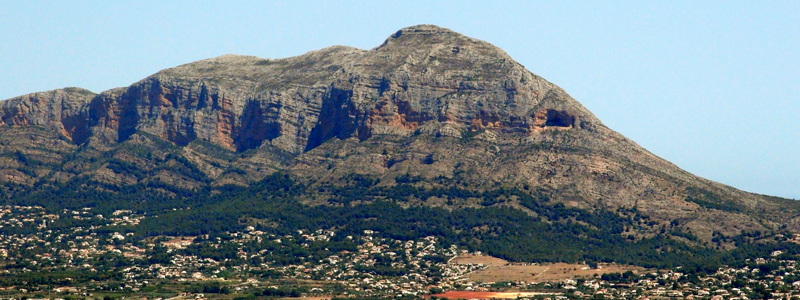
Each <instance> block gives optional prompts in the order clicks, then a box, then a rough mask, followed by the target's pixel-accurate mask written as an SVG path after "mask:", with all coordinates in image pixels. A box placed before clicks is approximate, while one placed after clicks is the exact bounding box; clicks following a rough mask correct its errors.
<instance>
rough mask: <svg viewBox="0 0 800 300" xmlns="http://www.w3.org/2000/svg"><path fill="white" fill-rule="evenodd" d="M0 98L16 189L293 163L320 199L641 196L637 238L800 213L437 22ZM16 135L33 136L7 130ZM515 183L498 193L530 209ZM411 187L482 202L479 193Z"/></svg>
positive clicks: (5, 169)
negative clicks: (354, 195) (100, 86)
mask: <svg viewBox="0 0 800 300" xmlns="http://www.w3.org/2000/svg"><path fill="white" fill-rule="evenodd" d="M0 109H1V110H0V113H2V115H0V120H2V123H1V124H0V132H2V136H3V137H4V138H3V140H2V141H0V153H2V154H3V159H2V161H0V182H5V183H13V184H15V185H19V186H13V187H10V186H6V187H5V193H6V195H8V197H12V198H13V197H14V195H17V194H15V193H19V192H18V191H17V192H15V190H19V189H22V190H24V191H30V190H34V191H35V190H37V189H41V188H42V187H49V186H58V185H59V184H61V183H64V182H70V181H74V180H78V179H81V178H89V179H91V180H92V182H100V183H103V184H110V185H112V186H113V185H123V186H124V185H134V184H145V185H147V184H155V183H158V184H159V185H166V186H170V187H175V188H177V189H188V190H198V189H202V188H203V187H206V186H210V187H222V186H225V185H242V186H250V185H252V184H254V183H255V182H257V181H258V180H260V179H261V178H265V177H267V176H269V175H270V174H273V173H275V172H285V173H288V174H291V175H292V176H294V177H296V178H297V179H298V181H299V182H302V183H303V184H304V185H306V186H307V187H308V188H309V192H308V193H307V195H305V196H303V197H300V198H299V199H300V201H303V202H304V203H309V204H314V205H319V204H326V205H327V204H331V203H335V200H336V199H337V197H339V196H337V195H335V194H334V193H333V192H331V191H332V190H335V187H336V186H346V185H348V184H352V179H353V178H354V177H353V176H354V175H358V176H366V177H364V178H376V179H379V183H376V184H375V185H374V186H375V187H376V188H382V187H386V188H388V187H392V186H402V185H404V184H409V185H412V186H415V187H417V188H424V189H429V188H451V187H459V188H465V189H468V190H475V191H489V190H493V189H498V188H515V189H520V190H525V191H529V192H526V193H530V194H532V193H534V191H537V190H538V191H541V192H543V193H547V196H548V197H549V198H551V199H552V200H553V201H555V202H557V203H561V204H563V205H566V206H568V207H576V208H580V209H587V210H596V211H617V212H619V211H621V210H627V209H636V210H637V211H638V213H640V214H643V215H647V216H649V217H651V218H653V220H655V221H653V222H655V224H653V225H647V226H642V227H641V228H630V229H629V230H630V233H629V234H630V235H631V236H635V238H642V237H647V236H654V235H657V234H659V232H664V231H665V229H664V228H670V230H673V229H675V230H685V231H687V232H689V233H691V234H692V235H694V236H697V237H698V238H699V240H700V241H702V242H705V243H710V242H711V241H712V240H713V239H714V237H716V236H718V235H719V234H720V233H721V234H724V235H726V236H734V235H738V234H742V233H743V232H747V231H756V230H766V231H772V230H779V229H781V227H783V228H785V229H788V230H793V231H797V229H798V228H800V225H798V218H797V217H796V211H797V208H796V205H794V204H793V203H791V202H789V201H785V200H775V199H772V198H770V197H765V196H760V195H756V194H751V193H747V192H743V191H739V190H736V189H734V188H732V187H729V186H726V185H722V184H719V183H716V182H713V181H709V180H707V179H703V178H699V177H697V176H694V175H692V174H690V173H689V172H686V171H685V170H682V169H680V168H679V167H677V166H675V165H674V164H672V163H670V162H668V161H666V160H663V159H661V158H660V157H658V156H656V155H654V154H652V153H650V152H649V151H647V150H646V149H644V148H642V147H640V146H639V145H638V144H636V143H635V142H633V141H631V140H629V139H627V138H625V137H624V136H622V135H621V134H619V133H617V132H615V131H613V130H611V129H609V128H608V127H606V126H605V125H604V124H603V123H602V122H601V121H600V120H599V119H597V117H596V116H594V114H592V113H591V112H590V111H589V110H588V109H586V108H585V107H583V105H581V104H580V103H579V102H578V101H576V100H574V99H572V97H570V96H569V95H568V94H567V93H566V91H564V90H563V89H561V88H559V87H558V86H556V85H555V84H552V83H550V82H548V81H546V80H545V79H543V78H541V77H539V76H537V75H535V74H533V73H532V72H530V71H528V70H526V69H525V68H524V67H523V66H522V65H521V64H519V63H517V62H516V61H514V60H513V59H511V57H509V56H508V55H507V54H506V53H505V52H504V51H502V49H499V48H497V47H495V46H493V45H492V44H490V43H488V42H484V41H480V40H476V39H473V38H469V37H466V36H463V35H461V34H459V33H456V32H453V31H451V30H449V29H444V28H440V27H436V26H433V25H418V26H412V27H408V28H404V29H401V30H399V31H397V32H396V33H394V34H392V35H391V36H390V37H389V38H387V39H386V40H385V41H384V42H383V43H382V44H381V45H380V46H378V47H376V48H373V49H371V50H361V49H357V48H352V47H347V46H333V47H328V48H324V49H320V50H316V51H311V52H309V53H306V54H303V55H299V56H295V57H290V58H283V59H263V58H258V57H255V56H241V55H223V56H220V57H216V58H210V59H205V60H200V61H197V62H192V63H188V64H184V65H180V66H176V67H173V68H169V69H165V70H162V71H159V72H157V73H155V74H153V75H151V76H148V77H146V78H144V79H142V80H140V81H138V82H136V83H134V84H132V85H131V86H129V87H124V88H116V89H111V90H107V91H103V92H101V93H99V94H94V93H91V92H89V91H86V90H82V89H77V88H67V89H59V90H52V91H47V92H39V93H33V94H28V95H24V96H20V97H15V98H12V99H9V100H5V101H3V102H0ZM50 129H54V130H50ZM20 136H28V137H32V139H33V140H34V141H35V142H31V143H28V144H26V142H25V141H20V140H18V139H12V138H11V137H20ZM164 142H167V143H166V144H165V143H164ZM358 178H361V177H358ZM159 189H162V190H164V189H165V188H164V187H159V188H154V189H153V190H159ZM172 193H173V194H176V195H177V193H176V192H172ZM369 197H372V198H375V197H376V196H369ZM369 197H367V198H365V199H363V200H364V201H370V199H372V198H369ZM512 198H513V197H511V198H509V199H508V201H505V202H503V203H500V204H498V205H508V206H510V207H515V208H518V209H521V210H526V208H525V206H524V205H522V204H521V202H519V199H517V198H513V199H512ZM376 199H377V198H376ZM411 202H412V204H409V205H423V206H441V207H446V208H449V209H459V208H465V207H473V208H480V207H482V206H483V205H482V204H480V203H481V202H480V201H478V200H476V198H475V197H466V198H456V200H453V199H447V201H445V200H444V199H442V197H437V196H432V197H430V198H429V199H415V200H414V201H411ZM491 205H495V204H491ZM690 242H691V241H690ZM698 243H700V242H698ZM722 246H723V247H726V245H722ZM730 246H731V245H729V244H728V245H727V247H730Z"/></svg>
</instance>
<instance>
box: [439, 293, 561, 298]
mask: <svg viewBox="0 0 800 300" xmlns="http://www.w3.org/2000/svg"><path fill="white" fill-rule="evenodd" d="M537 295H553V294H552V293H536V292H468V291H449V292H446V293H441V294H436V295H431V296H435V297H438V298H447V299H517V298H520V297H533V296H537Z"/></svg>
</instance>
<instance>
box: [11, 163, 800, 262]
mask: <svg viewBox="0 0 800 300" xmlns="http://www.w3.org/2000/svg"><path fill="white" fill-rule="evenodd" d="M177 161H178V162H180V163H181V164H179V165H183V166H185V168H184V169H183V172H190V173H191V172H192V171H193V169H192V168H191V164H190V163H189V162H188V161H183V160H177ZM115 163H116V164H115V165H114V168H127V167H129V166H126V165H124V164H122V163H119V162H115ZM417 180H418V178H413V177H410V178H406V179H401V180H399V181H400V182H403V183H400V184H397V185H395V186H392V187H378V186H377V184H378V183H379V180H377V179H373V178H370V177H366V176H362V175H353V176H350V177H349V178H348V179H347V180H346V182H347V185H345V186H325V187H323V188H321V191H323V192H325V193H327V194H329V195H331V196H332V197H331V198H330V202H331V203H333V204H335V205H332V206H330V205H325V206H308V205H304V204H301V203H300V202H298V201H296V200H295V199H296V198H297V197H299V196H302V195H304V194H306V193H309V188H308V187H307V186H305V185H303V184H298V183H296V182H295V181H294V180H292V179H291V178H290V177H289V176H288V175H285V174H282V173H275V174H273V175H271V176H268V177H267V178H265V179H264V180H261V181H259V182H257V183H256V184H254V185H252V186H251V187H249V188H244V187H238V186H223V187H218V188H211V187H206V188H202V189H199V190H183V189H179V188H175V187H174V186H169V185H165V184H159V183H157V182H150V183H148V184H137V185H130V186H114V185H106V184H101V183H97V182H92V181H90V180H88V179H85V178H75V179H73V180H71V181H69V182H67V183H65V184H60V185H53V186H51V187H47V188H43V189H41V190H40V191H38V192H35V193H29V194H27V195H24V196H23V195H20V196H18V197H13V198H6V199H5V200H4V201H3V204H16V205H39V206H42V207H45V208H46V209H48V210H50V211H54V212H57V211H59V210H62V209H80V208H83V207H92V208H93V211H94V212H96V213H100V214H106V215H107V214H111V213H112V212H114V211H116V210H120V209H128V210H132V211H135V212H136V213H139V214H147V215H148V216H150V217H148V218H145V219H144V220H143V221H142V222H141V223H140V224H138V225H125V226H118V227H111V228H107V229H103V230H104V231H119V232H123V233H134V234H135V235H134V236H135V237H137V238H139V239H142V238H147V237H153V236H162V235H168V236H198V235H210V236H211V237H215V236H220V235H221V234H224V233H225V232H234V231H240V230H242V229H243V228H244V227H245V226H246V223H245V222H243V220H247V219H254V220H260V221H259V222H258V223H257V224H255V225H256V228H257V230H260V231H264V232H267V233H270V234H276V235H279V236H280V235H285V234H289V233H292V232H295V231H297V230H307V229H312V228H314V229H317V228H318V229H335V230H336V231H337V232H338V233H340V234H338V235H337V236H336V237H334V238H333V239H332V242H333V244H328V245H326V247H327V248H328V250H326V251H324V253H321V252H320V253H319V254H318V255H315V254H314V252H315V251H321V250H320V249H316V250H315V248H314V247H313V246H312V247H309V248H303V249H290V252H281V251H276V252H273V253H272V254H271V256H272V257H271V259H274V260H276V261H282V260H284V261H285V263H291V262H292V259H293V258H297V257H318V256H319V257H323V256H322V255H323V254H325V255H327V254H329V253H330V251H333V250H332V249H331V247H334V248H338V249H341V250H344V249H350V250H352V248H353V246H352V245H350V244H348V243H347V242H346V241H344V240H343V238H344V236H347V235H356V234H358V233H360V232H363V231H364V230H373V231H377V232H378V233H379V235H381V236H383V237H387V238H392V239H397V240H414V239H419V238H423V237H427V236H435V237H437V238H439V239H440V240H441V241H442V243H443V244H445V245H451V244H452V245H459V246H461V247H465V248H467V249H469V250H471V251H483V252H485V253H488V254H490V255H493V256H496V257H500V258H503V259H507V260H511V261H527V262H590V263H592V262H616V263H623V264H634V265H640V266H646V267H658V268H670V267H677V266H684V267H686V268H687V269H689V270H697V271H702V270H713V269H716V268H717V267H718V266H720V265H722V264H732V263H735V262H736V261H740V260H743V259H745V258H749V257H754V256H759V255H760V256H764V255H765V254H768V253H769V252H770V251H773V250H775V249H778V248H780V249H785V250H786V249H788V250H789V251H795V252H797V253H800V246H798V245H796V244H790V243H781V244H777V243H771V244H770V243H768V244H758V245H756V244H752V243H745V242H743V241H744V239H743V238H741V237H724V236H721V235H720V236H719V239H733V240H736V239H739V240H742V241H740V242H737V244H740V247H739V248H738V249H736V250H734V251H728V252H725V251H716V250H712V249H710V248H704V247H700V246H691V245H688V244H686V243H684V242H681V241H680V240H678V239H675V238H673V236H678V237H683V238H685V239H687V240H690V241H692V240H696V237H694V236H693V235H691V234H689V233H685V232H680V231H676V230H673V231H671V232H669V233H670V235H668V234H666V233H665V234H660V235H657V236H654V237H650V238H639V239H630V238H628V237H626V236H625V235H623V234H622V233H623V232H624V231H625V230H626V228H630V227H636V226H640V225H639V224H640V221H642V220H643V219H644V218H643V217H642V216H640V215H638V212H636V211H635V210H630V211H625V212H621V213H620V214H617V213H614V212H610V211H605V210H595V211H589V210H584V209H577V208H569V207H565V206H564V205H562V204H560V203H551V201H550V200H549V198H548V196H547V192H546V191H533V192H530V191H523V190H519V189H515V188H497V189H494V190H487V191H473V190H466V189H461V188H456V187H449V188H424V187H419V186H415V185H414V184H413V182H415V181H417ZM319 191H320V190H317V191H316V192H319ZM431 197H437V198H445V199H477V200H478V201H479V203H480V204H481V205H483V206H484V207H483V208H480V209H476V208H462V209H453V210H448V209H444V208H436V207H429V206H419V205H411V206H409V205H408V203H411V202H409V201H410V200H419V201H426V200H427V199H429V198H431ZM693 199H694V198H693ZM364 200H366V202H365V203H362V204H359V205H351V204H352V203H353V202H354V201H364ZM512 200H514V201H516V202H518V203H519V204H520V205H522V206H524V207H525V208H527V209H529V210H530V211H531V212H532V213H526V212H524V211H522V210H520V209H516V208H512V207H510V206H508V205H505V204H506V203H508V202H510V201H512ZM704 201H710V200H704ZM93 222H94V223H96V222H100V221H99V220H93V219H90V220H75V219H71V218H62V219H59V220H57V221H56V222H53V223H51V224H50V227H51V228H70V227H77V226H83V227H91V226H92V225H93ZM270 224H272V225H270ZM94 225H96V224H94ZM11 230H14V231H20V230H30V229H25V228H2V229H0V231H3V232H9V231H11ZM739 240H736V241H739ZM253 247H256V248H257V247H267V246H266V245H261V246H256V245H254V246H253ZM187 251H193V252H194V253H195V254H198V255H199V256H201V257H211V258H214V259H224V258H232V257H235V253H236V251H235V250H234V249H230V250H225V249H205V248H202V247H200V248H190V249H189V250H187ZM292 251H299V252H292ZM375 272H377V273H379V274H383V273H386V274H388V273H398V272H399V271H397V270H393V269H392V268H390V267H388V266H386V267H384V268H382V267H380V265H379V266H378V267H376V269H375Z"/></svg>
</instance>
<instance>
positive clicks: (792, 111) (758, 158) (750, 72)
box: [0, 0, 800, 199]
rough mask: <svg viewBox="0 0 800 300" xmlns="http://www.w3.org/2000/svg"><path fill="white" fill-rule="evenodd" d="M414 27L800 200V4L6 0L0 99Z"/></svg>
mask: <svg viewBox="0 0 800 300" xmlns="http://www.w3.org/2000/svg"><path fill="white" fill-rule="evenodd" d="M416 24H436V25H439V26H442V27H447V28H450V29H453V30H455V31H458V32H461V33H463V34H465V35H468V36H471V37H475V38H479V39H482V40H486V41H488V42H490V43H493V44H495V45H497V46H499V47H501V48H503V49H504V50H506V52H508V53H509V54H510V55H511V56H512V57H513V58H514V59H516V60H517V61H519V62H520V63H522V64H523V65H525V66H526V67H527V68H528V69H529V70H531V71H532V72H534V73H536V74H538V75H541V76H543V77H544V78H546V79H548V80H550V81H551V82H554V83H555V84H557V85H559V86H561V87H563V88H564V89H566V90H567V92H569V93H570V94H571V95H572V96H573V97H574V98H575V99H577V100H578V101H580V102H581V103H583V104H584V105H585V106H586V107H588V108H589V109H590V110H591V111H593V112H594V113H595V114H596V115H597V116H598V117H599V118H600V119H601V120H602V121H603V122H604V123H605V124H606V125H608V126H609V127H611V128H612V129H614V130H617V131H619V132H621V133H622V134H624V135H625V136H627V137H629V138H631V139H633V140H634V141H636V142H638V143H639V144H640V145H642V146H644V147H645V148H647V149H648V150H650V151H651V152H653V153H655V154H657V155H659V156H661V157H663V158H665V159H667V160H670V161H672V162H674V163H675V164H677V165H678V166H680V167H681V168H683V169H685V170H687V171H690V172H692V173H695V174H697V175H700V176H703V177H705V178H708V179H711V180H714V181H718V182H721V183H725V184H729V185H732V186H734V187H737V188H740V189H743V190H746V191H750V192H756V193H762V194H769V195H777V196H783V197H789V198H796V199H797V198H800V154H798V152H800V151H799V150H798V149H800V121H798V117H800V81H799V79H800V1H784V2H780V1H746V2H745V1H719V2H715V1H685V2H678V1H663V2H655V1H630V2H616V1H615V2H611V1H585V2H566V1H552V2H538V1H536V2H535V1H507V2H503V1H484V2H478V1H444V2H431V1H419V2H414V1H391V2H384V1H347V2H334V1H310V2H301V1H284V2H262V1H258V2H256V1H254V2H246V1H214V2H211V1H5V0H0V99H7V98H10V97H14V96H18V95H22V94H27V93H30V92H35V91H43V90H49V89H55V88H62V87H67V86H79V87H84V88H87V89H90V90H92V91H94V92H100V91H103V90H106V89H109V88H113V87H119V86H127V85H130V84H131V83H133V82H136V81H138V80H139V79H142V78H144V77H146V76H148V75H150V74H152V73H155V72H157V71H158V70H161V69H164V68H168V67H173V66H176V65H179V64H184V63H188V62H192V61H195V60H199V59H204V58H209V57H215V56H219V55H222V54H227V53H235V54H246V55H255V56H259V57H264V58H281V57H289V56H294V55H299V54H302V53H305V52H307V51H310V50H315V49H320V48H324V47H327V46H331V45H348V46H354V47H358V48H363V49H370V48H373V47H375V46H377V45H379V44H380V43H381V42H383V40H384V39H385V38H386V37H388V36H389V35H390V34H392V33H394V32H395V31H396V30H398V29H400V28H403V27H407V26H411V25H416Z"/></svg>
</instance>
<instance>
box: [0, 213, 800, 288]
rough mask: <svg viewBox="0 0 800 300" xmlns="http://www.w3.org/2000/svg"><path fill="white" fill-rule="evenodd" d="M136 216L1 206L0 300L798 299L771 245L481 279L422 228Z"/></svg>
mask: <svg viewBox="0 0 800 300" xmlns="http://www.w3.org/2000/svg"><path fill="white" fill-rule="evenodd" d="M144 218H147V216H146V215H139V214H136V213H134V212H132V211H128V210H118V211H115V212H113V213H111V214H110V215H108V216H104V215H102V214H97V213H94V212H93V211H92V209H91V208H83V209H80V210H63V211H60V212H47V211H45V209H43V208H41V207H37V206H4V207H0V232H2V235H0V266H2V273H0V298H13V299H22V298H64V299H67V298H93V299H100V298H104V299H113V298H121V297H125V298H149V299H157V298H173V297H180V298H186V299H189V298H192V299H194V298H237V297H329V298H332V297H338V298H354V299H359V298H398V297H399V298H419V297H431V298H434V297H435V298H468V297H464V296H463V295H465V294H460V295H462V296H453V295H456V294H448V292H453V291H459V292H476V293H477V292H498V293H500V292H502V293H504V295H509V294H510V295H514V293H518V296H520V297H523V298H536V299H587V298H592V299H598V298H602V299H658V298H682V299H714V300H717V299H790V298H792V297H800V269H799V268H800V266H799V265H797V263H796V258H795V257H789V255H788V254H785V253H782V252H781V251H776V252H773V253H772V255H771V256H770V257H766V258H754V259H749V260H747V261H746V263H744V264H743V265H740V266H728V267H724V268H721V269H719V270H717V271H716V272H710V273H708V274H697V273H696V272H690V271H687V270H682V269H681V268H676V269H674V270H648V269H635V270H628V271H626V272H610V273H605V272H603V271H602V268H603V267H604V265H603V264H600V265H597V266H593V267H594V268H596V269H598V270H597V272H594V273H593V275H591V276H588V275H585V276H575V277H570V276H569V274H566V275H565V277H564V278H561V279H558V280H553V279H549V280H528V281H525V280H514V279H513V278H510V279H508V280H500V281H492V282H482V281H475V280H473V279H471V278H470V276H468V275H470V274H473V273H474V272H478V271H480V270H484V269H486V268H487V266H486V265H484V264H482V263H468V262H467V263H465V262H459V261H458V260H456V259H455V258H458V257H464V256H480V255H481V254H480V253H477V252H470V251H469V250H467V249H462V248H459V247H458V246H456V245H441V244H440V243H439V241H438V239H437V238H436V237H433V236H430V237H426V238H423V239H419V240H401V239H393V238H389V237H385V236H383V235H381V233H380V232H376V231H372V230H364V231H363V232H361V233H360V234H359V235H348V236H342V235H341V234H340V233H338V232H336V231H334V230H328V229H308V230H297V231H295V232H292V233H291V234H284V235H276V234H272V233H266V232H264V231H260V230H256V228H255V227H254V226H247V227H245V230H243V231H241V232H227V233H226V234H222V235H210V234H206V235H198V236H193V237H186V236H183V237H167V236H157V237H137V236H136V234H135V233H133V232H125V231H124V230H122V229H124V228H130V226H135V225H136V224H139V222H141V221H142V220H143V219H144ZM75 225H80V226H75ZM606 266H607V265H606ZM583 268H589V267H588V266H584V267H583ZM467 295H468V294H467ZM514 298H516V297H514Z"/></svg>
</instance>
